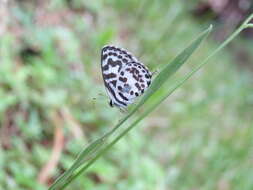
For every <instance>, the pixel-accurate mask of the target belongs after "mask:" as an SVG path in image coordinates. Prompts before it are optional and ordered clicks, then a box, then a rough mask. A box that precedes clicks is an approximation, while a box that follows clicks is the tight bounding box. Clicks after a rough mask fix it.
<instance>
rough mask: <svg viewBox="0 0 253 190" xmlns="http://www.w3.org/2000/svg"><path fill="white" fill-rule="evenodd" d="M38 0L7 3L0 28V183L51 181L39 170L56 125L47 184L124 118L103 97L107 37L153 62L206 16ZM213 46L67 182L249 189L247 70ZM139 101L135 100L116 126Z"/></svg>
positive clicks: (174, 5)
mask: <svg viewBox="0 0 253 190" xmlns="http://www.w3.org/2000/svg"><path fill="white" fill-rule="evenodd" d="M40 3H41V4H40ZM40 3H38V4H37V1H32V0H27V1H13V2H12V4H11V6H9V7H8V8H9V10H8V11H4V12H5V13H6V14H7V15H5V16H4V17H3V18H4V19H6V18H7V20H8V27H7V28H6V29H5V32H4V33H1V36H0V98H1V101H0V144H1V146H0V169H1V172H0V190H2V189H4V190H10V189H11V190H12V189H18V190H27V189H38V190H45V189H47V188H48V185H47V184H40V183H39V182H38V175H39V173H40V172H41V169H42V167H43V166H44V165H45V164H46V163H47V162H48V160H49V159H50V156H51V155H52V154H53V152H52V147H53V139H54V136H55V128H56V127H62V129H63V131H62V132H63V134H64V149H63V150H62V152H61V157H60V160H59V163H58V165H57V166H56V167H54V169H53V172H52V173H50V179H49V183H52V182H53V181H54V180H55V179H56V178H57V177H58V176H59V175H60V174H62V173H63V171H66V170H67V169H68V168H69V167H70V166H71V165H72V163H73V162H74V160H75V158H76V155H77V154H78V153H79V152H80V151H81V150H82V149H83V148H84V145H86V144H88V142H91V141H92V140H94V139H97V138H98V137H100V136H101V134H104V133H105V132H106V131H108V130H110V126H114V125H115V124H116V123H118V121H119V120H120V119H121V118H123V117H124V115H122V114H120V113H119V111H118V110H117V109H112V108H110V107H109V106H108V103H107V102H108V99H107V98H104V97H100V96H99V94H100V93H102V94H105V91H104V87H103V82H102V79H101V74H100V49H101V47H102V46H103V45H105V44H107V43H113V44H117V45H121V46H122V47H125V48H127V49H129V50H131V51H134V52H135V54H136V55H137V57H139V58H140V60H141V61H142V62H144V63H145V64H146V65H148V66H149V68H151V70H155V69H157V68H161V67H162V66H163V65H164V64H165V63H168V62H171V60H172V59H173V58H174V57H175V54H177V52H180V50H182V49H184V48H185V46H186V44H187V42H189V41H190V40H191V39H192V38H193V36H195V35H196V34H197V33H199V31H201V29H203V28H205V27H206V25H209V23H205V26H203V25H202V26H199V25H196V23H195V21H194V19H193V18H192V17H191V16H190V13H189V12H187V11H186V9H185V8H184V5H183V2H180V1H176V0H172V1H163V0H157V1H149V0H142V1H137V0H131V1H122V0H121V1H118V0H109V1H89V2H85V1H80V0H71V1H69V0H66V1H59V0H51V1H46V3H44V1H41V2H40ZM1 8H2V7H1ZM1 11H2V9H1ZM3 23H4V22H1V23H0V29H2V28H5V27H2V26H3V25H2V24H3ZM0 32H1V31H0ZM237 43H239V42H238V41H237ZM235 45H236V43H235ZM216 46H217V45H216V44H215V42H213V41H212V40H211V39H209V40H208V43H206V45H205V46H203V47H202V48H201V49H199V51H197V52H196V54H195V55H194V56H193V57H192V58H191V59H190V60H189V64H187V65H185V66H184V67H182V68H181V69H180V71H179V72H177V73H176V74H175V76H174V77H173V78H171V80H169V81H168V82H166V83H165V85H164V87H163V88H160V90H159V91H158V92H157V93H155V94H154V96H152V98H151V99H149V101H148V102H147V103H148V105H147V106H148V107H147V108H151V107H149V106H152V105H154V104H156V103H157V101H158V97H161V96H165V95H166V94H167V93H168V92H169V91H170V90H173V87H175V85H177V84H179V83H178V82H180V81H182V79H184V77H185V75H186V73H189V71H191V70H192V69H193V68H196V67H195V66H196V65H197V64H198V63H200V62H201V61H202V60H204V59H205V57H206V56H207V55H208V54H209V52H210V51H211V49H214V48H215V47H216ZM240 47H245V48H249V49H250V50H252V43H251V41H250V40H249V41H248V42H245V41H244V40H243V39H241V41H240ZM217 55H218V56H217V57H216V58H213V59H212V60H211V64H210V65H207V66H206V67H205V68H204V69H202V70H200V71H199V72H198V74H197V75H195V76H194V77H193V79H192V80H190V81H188V82H187V83H185V84H184V85H183V86H182V87H181V88H179V89H178V90H177V91H176V92H175V93H174V94H173V95H172V96H170V98H169V99H166V100H165V101H164V102H163V104H162V105H161V106H159V109H156V110H155V112H153V113H152V114H151V115H150V117H148V118H146V119H145V120H143V121H142V122H141V123H140V124H139V125H140V126H139V127H137V128H135V129H134V130H133V131H132V132H130V133H129V134H128V135H126V136H125V137H124V138H122V139H121V140H120V141H118V143H116V144H115V145H114V146H113V147H112V148H111V149H110V151H109V152H108V154H106V155H104V156H103V157H101V158H100V159H99V160H97V162H96V163H95V164H93V165H92V167H90V168H89V170H88V171H87V172H86V173H82V174H81V176H80V177H79V178H76V179H75V180H74V181H73V183H71V185H70V187H69V188H70V189H76V190H79V189H120V190H124V189H145V190H146V189H152V190H153V189H179V190H181V189H204V190H208V189H249V190H250V189H252V187H253V183H252V175H253V173H252V164H251V156H252V147H253V144H252V134H253V131H252V121H253V120H252V105H253V97H252V82H253V81H252V73H251V72H249V71H247V70H246V69H244V68H243V67H241V65H239V64H236V61H235V58H234V55H232V54H231V53H230V52H229V51H228V50H223V51H222V53H219V54H217ZM249 59H250V60H251V62H252V60H253V58H252V57H251V56H250V57H249ZM167 87H169V89H168V88H167ZM94 98H95V100H94ZM145 106H146V104H145ZM144 108H145V109H144ZM145 111H146V107H143V108H142V109H140V111H138V112H137V113H136V114H134V116H133V118H132V119H130V120H129V121H128V122H126V123H125V126H124V128H122V129H125V127H128V126H129V125H130V124H132V123H133V122H135V121H136V119H138V118H139V117H140V116H141V114H142V113H144V112H145ZM121 132H122V131H121ZM77 134H79V135H80V136H78V135H77ZM117 134H119V133H117ZM115 137H116V136H114V135H113V137H112V139H111V140H113V139H114V138H115ZM67 189H68V188H67Z"/></svg>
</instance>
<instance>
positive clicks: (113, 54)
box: [101, 46, 152, 108]
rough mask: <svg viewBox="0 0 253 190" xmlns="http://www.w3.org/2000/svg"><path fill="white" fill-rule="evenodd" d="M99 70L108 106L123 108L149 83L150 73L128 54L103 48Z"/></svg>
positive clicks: (110, 47) (116, 48)
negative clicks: (108, 100)
mask: <svg viewBox="0 0 253 190" xmlns="http://www.w3.org/2000/svg"><path fill="white" fill-rule="evenodd" d="M101 68H102V75H103V79H104V84H105V88H106V91H107V94H108V96H109V98H110V105H111V106H117V107H119V108H125V107H127V106H128V105H129V104H131V103H133V102H134V100H135V99H136V98H137V97H138V96H140V95H142V94H143V93H144V92H145V90H146V89H147V88H148V86H149V85H150V83H151V77H152V74H151V72H150V71H149V70H148V69H147V67H145V66H144V65H143V64H142V63H140V62H139V61H138V60H137V59H136V58H135V57H134V56H133V55H132V54H131V53H130V52H128V51H126V50H124V49H122V48H118V47H115V46H105V47H103V49H102V54H101Z"/></svg>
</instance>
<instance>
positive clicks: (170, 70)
mask: <svg viewBox="0 0 253 190" xmlns="http://www.w3.org/2000/svg"><path fill="white" fill-rule="evenodd" d="M211 29H212V26H210V27H209V28H208V29H207V30H206V31H204V32H203V33H202V34H200V35H199V37H198V38H197V39H196V40H194V41H193V42H192V43H191V44H190V45H189V46H188V47H187V48H186V49H185V50H184V51H183V52H182V53H180V54H179V55H178V56H177V57H176V58H175V59H174V60H173V61H172V62H171V63H170V64H168V65H166V66H165V67H164V68H163V69H162V70H161V72H160V73H159V74H158V76H157V77H156V78H155V79H154V81H153V82H152V84H151V85H150V87H149V89H148V90H147V91H146V93H145V94H144V96H143V98H142V99H141V100H140V102H139V103H138V104H137V105H136V106H135V107H134V108H133V110H132V111H131V112H130V113H129V114H128V115H127V116H126V117H124V118H123V119H122V120H121V121H120V122H119V123H118V124H117V125H116V126H115V127H114V128H113V129H112V130H110V131H109V132H108V133H106V134H105V135H104V136H103V137H102V138H100V139H103V141H105V139H106V138H107V137H109V136H110V135H111V134H112V133H113V132H115V131H116V129H118V128H119V127H120V126H121V125H122V124H123V123H124V122H125V121H126V120H127V119H128V118H129V117H130V116H131V115H133V114H134V113H135V112H136V111H137V110H138V109H139V108H140V107H141V106H142V105H143V104H144V103H145V102H146V101H147V100H148V99H149V98H150V97H151V96H152V95H153V93H155V92H156V91H157V90H158V89H159V88H160V87H161V86H162V85H163V84H164V83H165V82H166V81H167V80H168V79H169V78H170V77H171V76H172V75H173V74H174V73H175V72H176V71H177V70H178V69H179V68H180V67H181V66H182V65H183V64H184V63H185V62H186V60H187V59H188V58H189V57H190V56H191V55H192V54H193V52H194V51H195V50H196V49H197V47H198V46H199V45H200V43H201V42H202V41H203V40H204V39H205V38H206V37H207V35H208V34H209V32H210V31H211ZM176 88H178V86H176V87H175V88H174V90H175V89H176ZM174 90H173V91H174ZM171 93H172V91H171V92H169V93H167V94H166V96H164V97H161V98H160V99H159V101H158V102H156V103H155V104H154V105H153V106H151V107H149V108H148V109H146V110H145V111H144V112H143V113H142V114H141V115H140V116H139V117H138V118H137V119H136V120H135V121H134V122H133V123H132V124H131V125H130V126H128V127H127V128H126V129H125V130H123V132H121V133H120V134H119V135H118V136H117V137H116V138H115V139H114V140H113V141H112V142H111V143H109V144H108V145H105V146H104V148H102V149H99V151H98V152H97V154H96V155H95V157H94V158H92V159H90V160H89V162H88V163H87V164H86V165H84V166H83V167H81V169H79V170H78V168H77V167H79V166H80V164H82V163H81V161H84V160H85V158H87V156H89V155H90V154H91V153H94V151H93V150H94V149H97V148H99V147H100V148H101V147H102V145H103V143H101V142H100V141H98V142H97V141H95V142H94V143H91V145H90V146H88V147H87V149H89V151H86V149H85V150H84V151H83V154H80V156H79V159H77V160H76V161H75V163H74V164H73V166H75V167H71V168H70V169H71V172H68V170H67V171H66V172H65V173H67V174H68V175H63V177H61V178H59V179H58V180H57V181H56V182H55V183H54V184H53V185H52V186H51V187H50V189H49V190H53V189H64V188H65V187H66V186H67V185H68V184H69V183H70V182H71V181H73V180H74V179H75V178H76V177H77V176H79V175H80V174H81V173H82V172H84V171H85V170H86V169H87V168H88V167H89V166H90V165H92V164H93V163H94V162H95V161H96V160H97V159H98V158H99V157H100V156H102V155H103V154H104V153H105V152H106V151H107V150H109V149H110V148H111V147H112V146H113V145H114V144H115V143H116V142H117V141H119V140H120V139H121V138H122V137H123V136H124V135H125V134H126V133H127V132H128V131H130V130H131V129H132V128H133V127H134V126H136V125H137V123H139V122H140V121H141V120H142V119H143V118H145V117H146V116H147V115H148V114H149V113H150V112H151V111H153V110H154V109H155V107H157V106H158V105H159V104H160V103H161V102H162V101H163V100H164V99H165V98H166V97H167V96H169V95H170V94H171ZM100 139H99V140H100ZM96 143H97V144H96ZM94 144H95V145H94ZM83 164H84V162H83ZM70 169H69V170H70ZM77 170H78V171H77Z"/></svg>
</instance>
